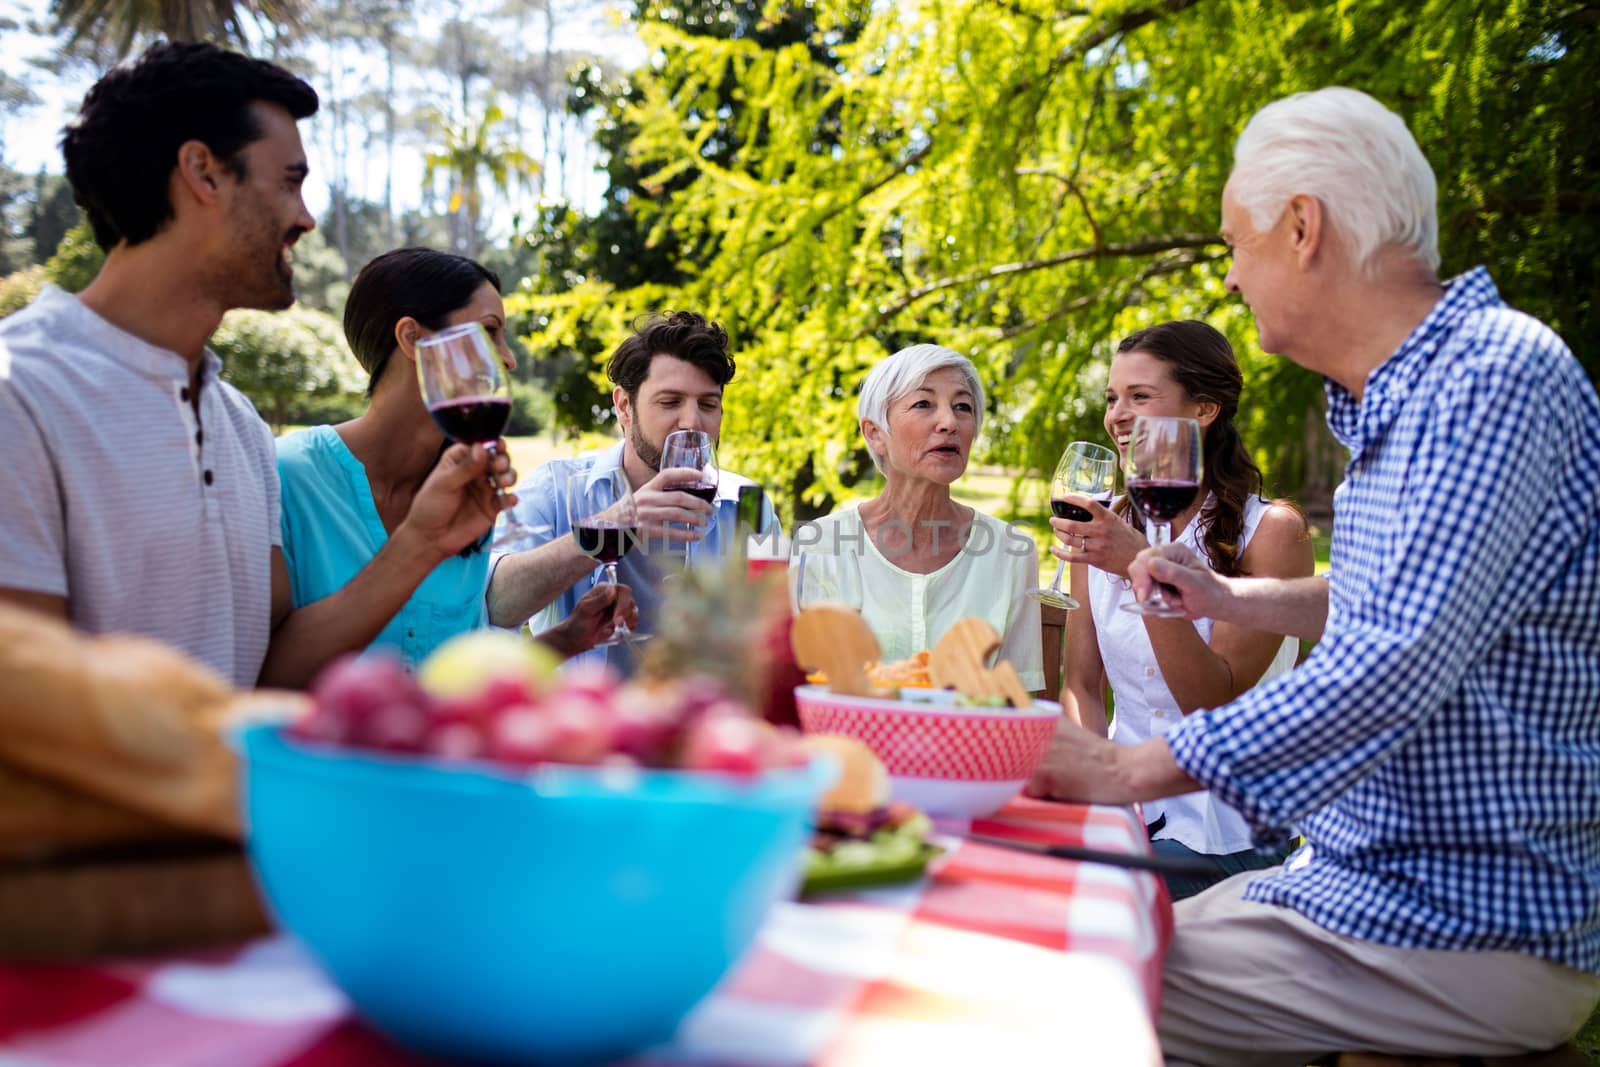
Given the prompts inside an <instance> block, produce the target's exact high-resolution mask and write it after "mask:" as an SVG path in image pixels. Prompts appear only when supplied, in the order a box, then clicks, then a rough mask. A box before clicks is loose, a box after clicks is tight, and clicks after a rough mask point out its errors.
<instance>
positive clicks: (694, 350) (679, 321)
mask: <svg viewBox="0 0 1600 1067" xmlns="http://www.w3.org/2000/svg"><path fill="white" fill-rule="evenodd" d="M656 356H673V357H675V358H677V359H681V360H683V361H684V362H686V363H693V364H694V365H695V366H696V367H699V368H700V369H701V370H703V371H705V372H706V375H707V376H708V377H710V379H711V380H712V381H714V382H716V383H717V384H718V385H719V386H723V385H727V384H728V383H729V382H730V381H732V380H733V372H734V370H735V364H734V362H733V357H732V356H730V355H728V331H727V330H724V329H723V328H722V327H721V326H719V325H717V324H716V323H714V322H712V321H711V320H709V319H707V318H706V317H705V316H704V315H701V314H699V313H698V312H694V311H673V312H655V313H652V314H650V315H647V316H645V317H644V318H643V319H642V320H640V321H638V322H635V323H634V326H633V333H632V334H631V335H629V337H628V339H627V340H626V341H623V342H622V343H621V344H620V345H618V346H617V350H616V351H615V352H613V353H612V354H611V359H610V361H609V362H608V363H606V377H607V378H610V379H611V384H612V385H620V386H621V387H622V391H623V392H625V393H627V394H628V397H629V399H635V398H637V397H638V395H639V387H640V386H641V385H643V384H644V380H645V379H646V378H648V377H649V376H650V361H651V360H653V359H655V357H656Z"/></svg>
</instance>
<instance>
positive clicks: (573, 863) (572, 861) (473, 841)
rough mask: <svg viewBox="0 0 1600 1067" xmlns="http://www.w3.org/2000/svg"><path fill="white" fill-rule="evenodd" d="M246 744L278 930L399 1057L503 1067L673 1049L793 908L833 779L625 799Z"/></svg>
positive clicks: (269, 737)
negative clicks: (295, 941)
mask: <svg viewBox="0 0 1600 1067" xmlns="http://www.w3.org/2000/svg"><path fill="white" fill-rule="evenodd" d="M241 739H242V742H243V745H242V747H243V750H244V753H245V758H246V805H247V813H248V818H249V826H250V834H249V848H250V854H251V857H252V860H253V861H254V864H255V870H256V876H257V878H258V879H259V881H260V883H261V888H262V892H263V894H264V895H265V897H266V899H267V901H268V903H269V904H270V906H271V908H272V910H273V912H274V914H275V915H276V916H277V918H278V920H279V923H280V925H281V926H282V927H283V928H285V929H287V930H289V931H291V932H292V933H293V934H294V935H295V936H296V937H298V938H299V939H300V940H301V941H302V942H303V943H304V944H305V946H306V947H307V948H308V949H309V950H310V952H311V953H312V954H313V955H314V956H315V957H316V958H317V959H318V960H319V961H320V962H321V963H322V965H323V966H324V967H325V968H326V969H327V971H328V973H329V975H330V976H331V977H332V978H333V980H334V981H335V982H336V983H337V984H338V985H339V987H340V988H341V989H342V990H344V992H345V994H346V995H347V996H348V997H349V998H350V1000H351V1001H352V1002H353V1003H354V1004H355V1006H356V1008H357V1009H358V1010H359V1011H360V1012H361V1013H362V1014H363V1015H364V1016H366V1017H367V1018H368V1019H369V1020H371V1021H372V1022H373V1023H374V1024H376V1025H377V1026H378V1027H379V1028H380V1029H382V1030H384V1031H385V1032H387V1033H388V1034H389V1035H390V1036H392V1037H393V1038H394V1039H395V1040H397V1041H399V1042H401V1043H402V1044H405V1045H409V1046H411V1047H413V1048H415V1049H418V1050H420V1051H423V1052H425V1053H428V1054H431V1055H437V1056H445V1057H455V1058H462V1059H468V1060H473V1061H481V1062H488V1063H522V1064H526V1063H529V1062H534V1063H572V1062H586V1061H598V1060H606V1059H610V1058H615V1057H619V1056H623V1055H626V1054H628V1053H630V1052H633V1051H636V1050H638V1049H641V1048H643V1047H645V1046H648V1045H652V1044H655V1043H657V1042H660V1041H664V1040H666V1039H667V1038H669V1037H670V1036H671V1035H672V1032H673V1030H674V1029H675V1028H676V1027H677V1025H678V1023H679V1021H680V1020H681V1019H682V1018H683V1017H684V1016H685V1015H686V1014H687V1013H688V1012H689V1010H690V1009H691V1008H693V1007H694V1005H695V1004H696V1003H698V1002H699V1001H700V1000H701V998H703V997H704V996H705V995H706V994H707V993H708V992H710V990H711V988H712V987H713V986H714V985H716V983H717V981H718V980H719V979H721V977H722V976H723V974H724V973H726V972H727V970H728V969H729V968H730V967H731V966H732V965H733V963H734V961H735V960H737V959H738V958H739V956H740V954H741V953H742V952H743V951H744V950H745V949H746V948H747V947H748V946H749V944H750V941H751V939H752V938H753V937H754V935H755V933H756V930H757V928H758V927H759V926H760V924H761V921H762V919H763V917H764V916H765V915H766V913H767V910H768V908H769V907H770V906H771V905H772V903H773V902H774V901H776V900H778V899H779V898H781V897H784V896H786V895H789V894H791V893H792V892H793V890H794V887H795V886H796V884H797V883H798V880H799V876H800V864H799V857H800V854H801V849H802V847H803V845H804V842H805V840H806V833H807V830H806V825H807V822H808V816H809V813H810V811H811V809H812V808H813V806H814V804H815V802H816V799H817V797H818V796H820V795H821V793H822V791H823V790H824V789H825V788H826V787H827V785H828V784H829V781H830V780H831V778H832V777H833V775H834V773H835V768H834V766H833V765H832V764H831V763H813V765H812V766H810V767H806V768H798V769H786V770H777V771H770V772H768V773H766V774H764V775H762V776H761V777H760V778H758V779H756V780H754V781H752V782H749V783H740V782H738V781H735V780H731V779H726V778H723V777H720V776H715V775H707V774H692V773H687V772H673V771H643V772H639V773H638V774H637V775H635V776H633V778H632V781H621V782H619V781H618V780H617V778H616V776H615V775H609V776H608V775H607V774H605V773H602V772H599V771H597V770H594V769H590V768H582V767H555V766H553V767H546V768H540V769H537V770H535V771H534V772H532V773H530V774H526V775H521V776H518V775H515V774H511V773H504V774H502V773H499V772H497V771H496V770H494V769H493V768H489V767H479V766H472V767H463V766H456V767H449V768H446V767H441V766H439V765H437V764H430V763H426V762H422V761H418V760H414V759H400V758H389V757H385V756H383V755H379V754H368V753H358V752H353V751H348V750H338V749H329V748H325V747H320V746H310V745H302V744H301V743H299V742H297V741H292V740H286V739H285V738H283V737H282V736H281V734H280V732H279V729H278V728H277V727H276V726H273V725H259V726H252V727H247V728H245V729H244V730H243V731H242V732H241ZM624 777H626V776H624Z"/></svg>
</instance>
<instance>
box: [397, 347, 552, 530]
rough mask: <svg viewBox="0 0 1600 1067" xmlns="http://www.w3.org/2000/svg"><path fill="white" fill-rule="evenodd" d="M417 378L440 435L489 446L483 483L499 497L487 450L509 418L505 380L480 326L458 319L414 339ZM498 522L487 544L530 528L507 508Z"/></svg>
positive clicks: (508, 383) (502, 367) (508, 389)
mask: <svg viewBox="0 0 1600 1067" xmlns="http://www.w3.org/2000/svg"><path fill="white" fill-rule="evenodd" d="M417 382H418V384H419V385H421V387H422V402H423V403H424V404H426V405H427V407H428V414H430V415H432V416H433V421H434V422H435V423H437V424H438V426H439V429H441V430H443V431H444V433H445V436H446V437H448V438H450V439H451V440H452V441H460V442H461V443H462V444H468V445H483V446H484V447H485V448H487V449H488V450H489V452H490V468H489V469H490V474H489V484H490V485H492V486H494V492H495V497H496V499H497V500H500V501H502V502H503V501H504V499H505V489H504V488H503V487H502V486H501V485H500V479H499V477H498V476H497V475H495V474H494V466H493V459H494V457H493V453H494V452H495V451H496V449H495V445H494V442H495V441H496V439H498V438H499V436H500V435H501V434H502V433H504V432H505V429H506V420H507V419H509V418H510V417H511V381H510V379H509V378H507V377H506V373H505V365H504V364H503V363H501V361H500V353H499V352H497V351H496V350H495V347H494V343H493V342H491V341H490V340H489V335H488V334H487V333H486V332H484V329H483V325H482V324H481V323H477V322H464V323H461V324H460V325H458V326H449V327H446V328H445V329H443V330H439V331H438V332H436V333H431V334H429V335H428V336H426V337H423V338H421V339H420V340H418V341H417ZM499 521H500V529H499V531H498V532H497V533H496V535H495V538H494V541H493V547H499V546H500V545H503V544H505V543H507V542H509V541H516V540H521V539H523V538H527V537H532V536H534V534H535V533H536V531H534V530H532V529H530V528H529V527H527V526H524V525H523V524H522V523H520V522H518V521H517V518H516V516H515V515H513V514H512V513H511V512H509V511H505V510H502V511H501V512H500V520H499Z"/></svg>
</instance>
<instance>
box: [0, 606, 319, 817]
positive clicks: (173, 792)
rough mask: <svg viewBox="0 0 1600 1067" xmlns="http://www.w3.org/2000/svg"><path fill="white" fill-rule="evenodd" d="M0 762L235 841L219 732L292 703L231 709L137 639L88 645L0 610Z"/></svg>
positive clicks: (214, 686)
mask: <svg viewBox="0 0 1600 1067" xmlns="http://www.w3.org/2000/svg"><path fill="white" fill-rule="evenodd" d="M0 679H3V684H0V764H6V765H9V766H10V767H12V768H13V769H20V770H22V771H25V772H27V773H29V774H31V775H34V776H37V777H39V778H44V779H48V780H50V781H52V782H56V783H60V784H63V785H65V786H67V787H69V788H71V789H73V790H77V791H79V792H81V793H83V794H87V795H88V796H89V797H93V798H97V799H99V800H102V801H105V802H107V803H109V804H112V805H115V806H118V807H121V808H125V809H127V810H128V811H130V812H133V813H137V814H139V815H144V816H148V817H149V818H151V819H154V820H157V821H160V822H164V823H168V824H171V825H173V826H177V827H182V828H186V829H189V830H196V831H200V832H202V833H207V834H215V835H221V836H225V837H230V838H234V839H237V838H238V837H239V836H240V831H241V825H240V811H239V798H238V787H239V770H238V759H237V757H236V756H235V754H234V752H233V751H232V750H231V749H230V748H229V747H228V743H227V738H226V730H227V728H228V727H229V725H230V724H231V723H233V722H235V721H237V720H238V719H240V718H241V717H255V716H258V715H261V714H263V709H264V708H277V709H282V710H283V711H284V713H286V712H287V710H288V709H290V708H292V706H293V702H294V701H296V700H300V699H303V698H299V697H295V696H293V695H284V694H259V695H254V696H252V697H249V698H247V699H244V700H242V701H236V700H235V698H234V694H233V691H232V689H231V688H230V687H229V685H228V683H227V682H225V681H224V680H223V679H221V678H220V677H218V676H217V675H216V674H215V673H213V672H212V671H211V670H209V669H208V668H206V667H204V666H202V665H200V664H198V663H195V662H194V661H192V660H190V659H188V658H187V657H186V656H184V655H182V654H181V653H179V652H177V651H175V650H174V649H171V648H168V647H166V646H165V645H162V644H160V643H159V642H156V641H152V640H149V639H147V638H142V637H134V636H127V635H121V634H118V635H110V636H104V637H89V636H85V635H81V634H78V633H76V632H74V631H73V630H72V629H71V628H70V627H68V626H66V625H65V624H64V623H61V622H59V621H57V620H54V619H49V618H45V617H43V616H40V615H38V614H35V613H32V612H27V611H22V610H19V609H15V608H11V607H6V606H0Z"/></svg>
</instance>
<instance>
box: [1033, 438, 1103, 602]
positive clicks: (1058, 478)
mask: <svg viewBox="0 0 1600 1067" xmlns="http://www.w3.org/2000/svg"><path fill="white" fill-rule="evenodd" d="M1116 488H1117V454H1116V453H1115V452H1113V451H1111V449H1109V448H1106V447H1105V446H1104V445H1097V444H1092V443H1090V442H1088V441H1073V442H1072V443H1071V444H1069V445H1067V447H1066V448H1065V449H1064V450H1063V451H1062V453H1061V459H1060V460H1058V461H1057V463H1056V472H1055V474H1054V475H1053V476H1052V477H1051V479H1050V510H1051V512H1053V513H1054V514H1055V516H1056V518H1058V519H1071V520H1072V521H1073V522H1089V521H1091V520H1092V519H1093V518H1094V515H1093V514H1092V513H1091V512H1090V511H1089V510H1088V509H1087V508H1081V507H1079V506H1078V505H1077V504H1072V503H1069V502H1068V501H1066V500H1063V499H1062V498H1063V497H1064V496H1066V495H1067V494H1068V493H1075V494H1077V495H1078V496H1087V497H1092V498H1094V499H1095V500H1096V501H1097V502H1099V503H1100V504H1101V505H1103V506H1106V507H1109V506H1110V504H1111V495H1112V493H1114V492H1115V491H1116ZM1066 569H1067V561H1066V560H1064V559H1062V560H1057V561H1056V576H1055V580H1054V581H1052V582H1051V583H1050V584H1049V586H1048V587H1046V588H1043V589H1030V590H1028V596H1030V597H1032V598H1033V599H1034V600H1037V601H1038V602H1039V603H1041V604H1047V605H1049V606H1050V607H1053V608H1065V609H1066V610H1068V611H1072V610H1074V609H1076V608H1077V607H1078V600H1077V598H1076V597H1074V596H1072V595H1071V594H1070V593H1066V592H1064V591H1062V588H1061V576H1062V574H1063V573H1065V572H1066Z"/></svg>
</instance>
